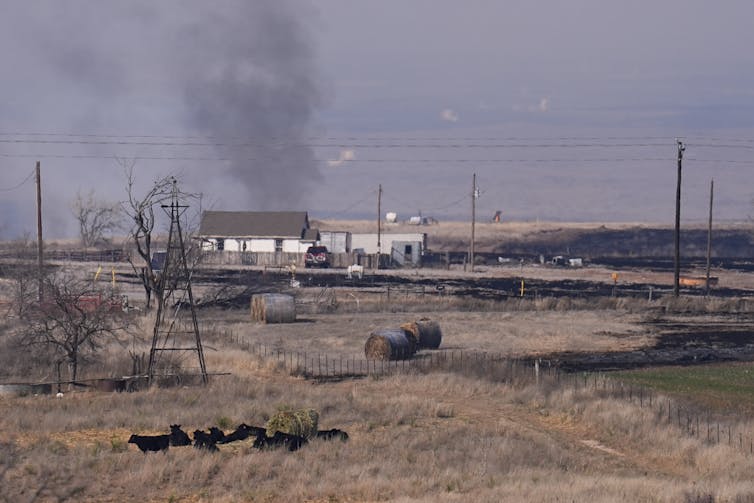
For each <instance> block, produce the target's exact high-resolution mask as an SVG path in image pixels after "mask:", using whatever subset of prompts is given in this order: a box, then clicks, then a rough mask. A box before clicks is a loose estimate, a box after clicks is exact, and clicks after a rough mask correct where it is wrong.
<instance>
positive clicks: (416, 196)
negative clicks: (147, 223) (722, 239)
mask: <svg viewBox="0 0 754 503" xmlns="http://www.w3.org/2000/svg"><path fill="white" fill-rule="evenodd" d="M752 19H754V4H753V3H751V2H746V1H733V0H731V1H723V2H716V3H714V4H713V3H712V2H704V1H675V0H672V1H671V0H669V1H663V2H649V1H636V2H618V1H604V0H602V1H597V0H588V1H578V0H575V1H569V2H560V1H557V2H556V1H541V2H524V1H506V2H500V1H468V2H458V1H449V0H432V1H429V0H427V1H415V0H402V1H394V0H381V1H379V2H376V1H374V2H366V1H356V2H355V1H352V0H319V1H316V2H307V1H303V0H301V1H298V0H285V1H281V0H267V1H260V0H255V1H254V2H248V1H242V0H237V1H227V0H226V1H217V2H201V1H198V0H196V1H193V0H161V1H160V2H154V1H146V0H139V1H124V2H102V1H95V0H90V1H84V0H68V1H66V2H60V1H55V0H37V1H34V2H27V1H21V0H6V1H4V2H2V5H0V63H2V67H3V69H4V71H3V78H2V80H0V133H1V134H0V232H2V233H3V234H4V235H6V236H8V235H17V234H19V233H21V232H24V231H33V230H34V225H35V224H34V222H35V220H34V204H33V203H34V186H33V183H32V180H28V181H26V183H22V182H24V180H26V179H27V176H28V175H29V174H30V173H31V171H32V169H33V167H34V162H35V161H36V160H37V159H39V160H40V161H41V162H42V173H43V181H44V183H43V192H44V207H45V208H46V210H47V211H46V212H45V227H46V233H47V234H48V235H50V236H59V235H72V234H74V233H75V226H74V225H73V219H72V217H71V215H70V211H69V210H68V205H69V204H70V202H71V200H72V199H73V198H74V197H75V195H76V192H77V191H79V190H81V191H88V190H91V189H94V190H95V191H96V192H97V194H98V195H99V196H100V197H102V198H103V199H107V200H111V201H117V200H122V199H123V198H124V196H125V194H124V185H125V183H124V175H123V171H122V168H121V167H120V165H119V163H118V162H116V160H115V159H114V158H115V157H118V158H120V159H130V160H135V161H134V162H135V172H136V175H137V179H138V182H139V183H140V187H142V188H143V187H146V186H148V185H149V184H150V183H151V182H152V180H153V179H154V178H155V177H159V176H164V175H167V174H172V173H178V174H180V175H181V176H182V183H183V184H184V188H185V189H186V190H191V191H196V192H202V194H203V196H204V198H203V200H204V202H205V204H206V205H207V206H211V207H213V208H215V209H232V210H243V209H302V210H308V211H309V212H310V214H311V215H312V216H313V217H315V218H316V217H342V218H344V217H369V218H373V216H374V215H375V212H376V197H377V186H378V184H382V186H383V190H384V192H383V195H384V198H383V209H384V210H385V211H396V212H398V214H399V217H401V218H408V217H409V216H411V215H414V214H417V213H418V212H419V211H421V212H422V213H423V214H425V215H434V216H436V217H438V218H447V219H467V218H469V215H470V205H471V203H470V193H471V176H472V174H473V173H477V175H478V185H479V188H480V198H479V200H478V215H479V219H480V220H488V219H489V218H490V217H491V216H492V214H494V212H495V210H502V211H503V215H504V218H510V219H517V220H518V219H523V220H532V219H535V218H539V219H557V220H624V221H625V220H628V221H652V222H665V223H669V224H670V223H672V220H673V211H674V203H673V196H674V194H675V167H676V162H675V157H676V145H675V139H674V138H675V137H683V138H684V141H685V142H686V144H687V151H686V159H685V161H684V179H683V189H684V210H683V216H684V219H685V220H701V219H703V218H704V217H705V216H706V214H707V207H706V204H707V193H708V190H709V181H710V179H711V178H712V177H714V178H715V186H716V204H717V205H716V215H717V216H718V217H719V218H721V219H726V220H742V219H746V218H747V217H748V215H749V214H751V213H754V210H752V208H751V199H752V197H753V196H754V186H752V183H751V181H752V176H751V174H752V173H753V172H754V171H753V170H754V156H753V155H752V154H753V153H754V61H753V59H754V54H753V53H752V51H751V50H750V47H751V46H752V42H754V40H752V39H754V34H753V33H754V32H752V30H751V20H752ZM19 185H20V187H17V186H19Z"/></svg>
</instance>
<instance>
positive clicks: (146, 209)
mask: <svg viewBox="0 0 754 503" xmlns="http://www.w3.org/2000/svg"><path fill="white" fill-rule="evenodd" d="M123 165H124V167H125V168H126V177H127V185H126V193H127V195H128V201H126V202H125V203H124V209H125V212H126V214H127V215H128V219H129V222H130V224H131V231H130V238H131V241H132V242H133V244H134V246H135V248H136V253H137V255H138V260H137V261H133V260H131V267H132V268H133V270H134V273H136V275H137V276H139V278H141V281H142V285H143V286H144V291H145V294H146V306H147V309H150V307H151V299H152V296H154V298H155V301H156V302H157V303H158V305H163V303H164V301H165V290H166V287H167V288H168V290H170V288H169V287H170V285H165V284H163V283H164V282H163V281H162V276H161V275H160V273H159V270H156V269H159V267H160V264H159V261H157V260H153V259H154V258H155V252H156V251H158V250H156V249H155V247H154V237H155V227H156V225H157V222H158V217H162V216H164V213H163V211H162V206H165V205H168V204H170V201H171V200H172V197H173V191H174V190H177V189H176V187H177V185H176V180H175V178H174V177H173V176H165V177H163V178H159V179H157V180H155V182H154V184H153V186H152V188H151V189H150V190H149V191H147V193H146V194H144V195H142V196H138V195H137V194H136V188H135V186H134V184H135V179H134V175H133V163H131V164H130V165H126V164H123ZM177 196H178V198H179V199H180V200H181V201H183V202H185V201H187V200H193V199H197V198H198V196H196V195H195V194H190V193H185V192H177ZM189 235H190V232H187V233H186V236H189ZM187 241H190V239H188V240H187ZM188 255H189V256H190V258H191V261H192V264H189V268H193V266H194V265H195V264H196V262H197V261H198V258H199V254H198V253H195V251H189V252H188Z"/></svg>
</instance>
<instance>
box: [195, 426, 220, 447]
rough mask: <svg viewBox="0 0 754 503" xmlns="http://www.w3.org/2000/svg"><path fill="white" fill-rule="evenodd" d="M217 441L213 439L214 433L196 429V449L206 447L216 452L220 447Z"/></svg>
mask: <svg viewBox="0 0 754 503" xmlns="http://www.w3.org/2000/svg"><path fill="white" fill-rule="evenodd" d="M215 443H216V442H215V441H214V440H213V439H212V435H211V434H209V433H207V432H206V431H202V430H195V431H194V448H195V449H206V450H208V451H210V452H216V451H217V450H218V449H217V445H215Z"/></svg>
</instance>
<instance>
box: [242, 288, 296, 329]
mask: <svg viewBox="0 0 754 503" xmlns="http://www.w3.org/2000/svg"><path fill="white" fill-rule="evenodd" d="M251 319H252V321H258V322H262V323H294V322H295V321H296V302H295V300H294V298H293V296H292V295H285V294H282V293H262V294H257V295H252V297H251Z"/></svg>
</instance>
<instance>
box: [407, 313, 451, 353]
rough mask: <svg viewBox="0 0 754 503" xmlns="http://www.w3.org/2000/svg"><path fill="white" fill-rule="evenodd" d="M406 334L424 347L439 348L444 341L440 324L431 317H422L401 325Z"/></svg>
mask: <svg viewBox="0 0 754 503" xmlns="http://www.w3.org/2000/svg"><path fill="white" fill-rule="evenodd" d="M401 329H402V330H404V331H405V332H406V335H407V336H408V337H410V338H411V339H413V341H414V344H416V346H417V347H418V348H422V349H437V348H439V347H440V343H441V342H442V330H440V324H439V323H437V322H436V321H433V320H430V319H429V318H421V319H419V320H416V321H411V322H408V323H404V324H403V325H401Z"/></svg>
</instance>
